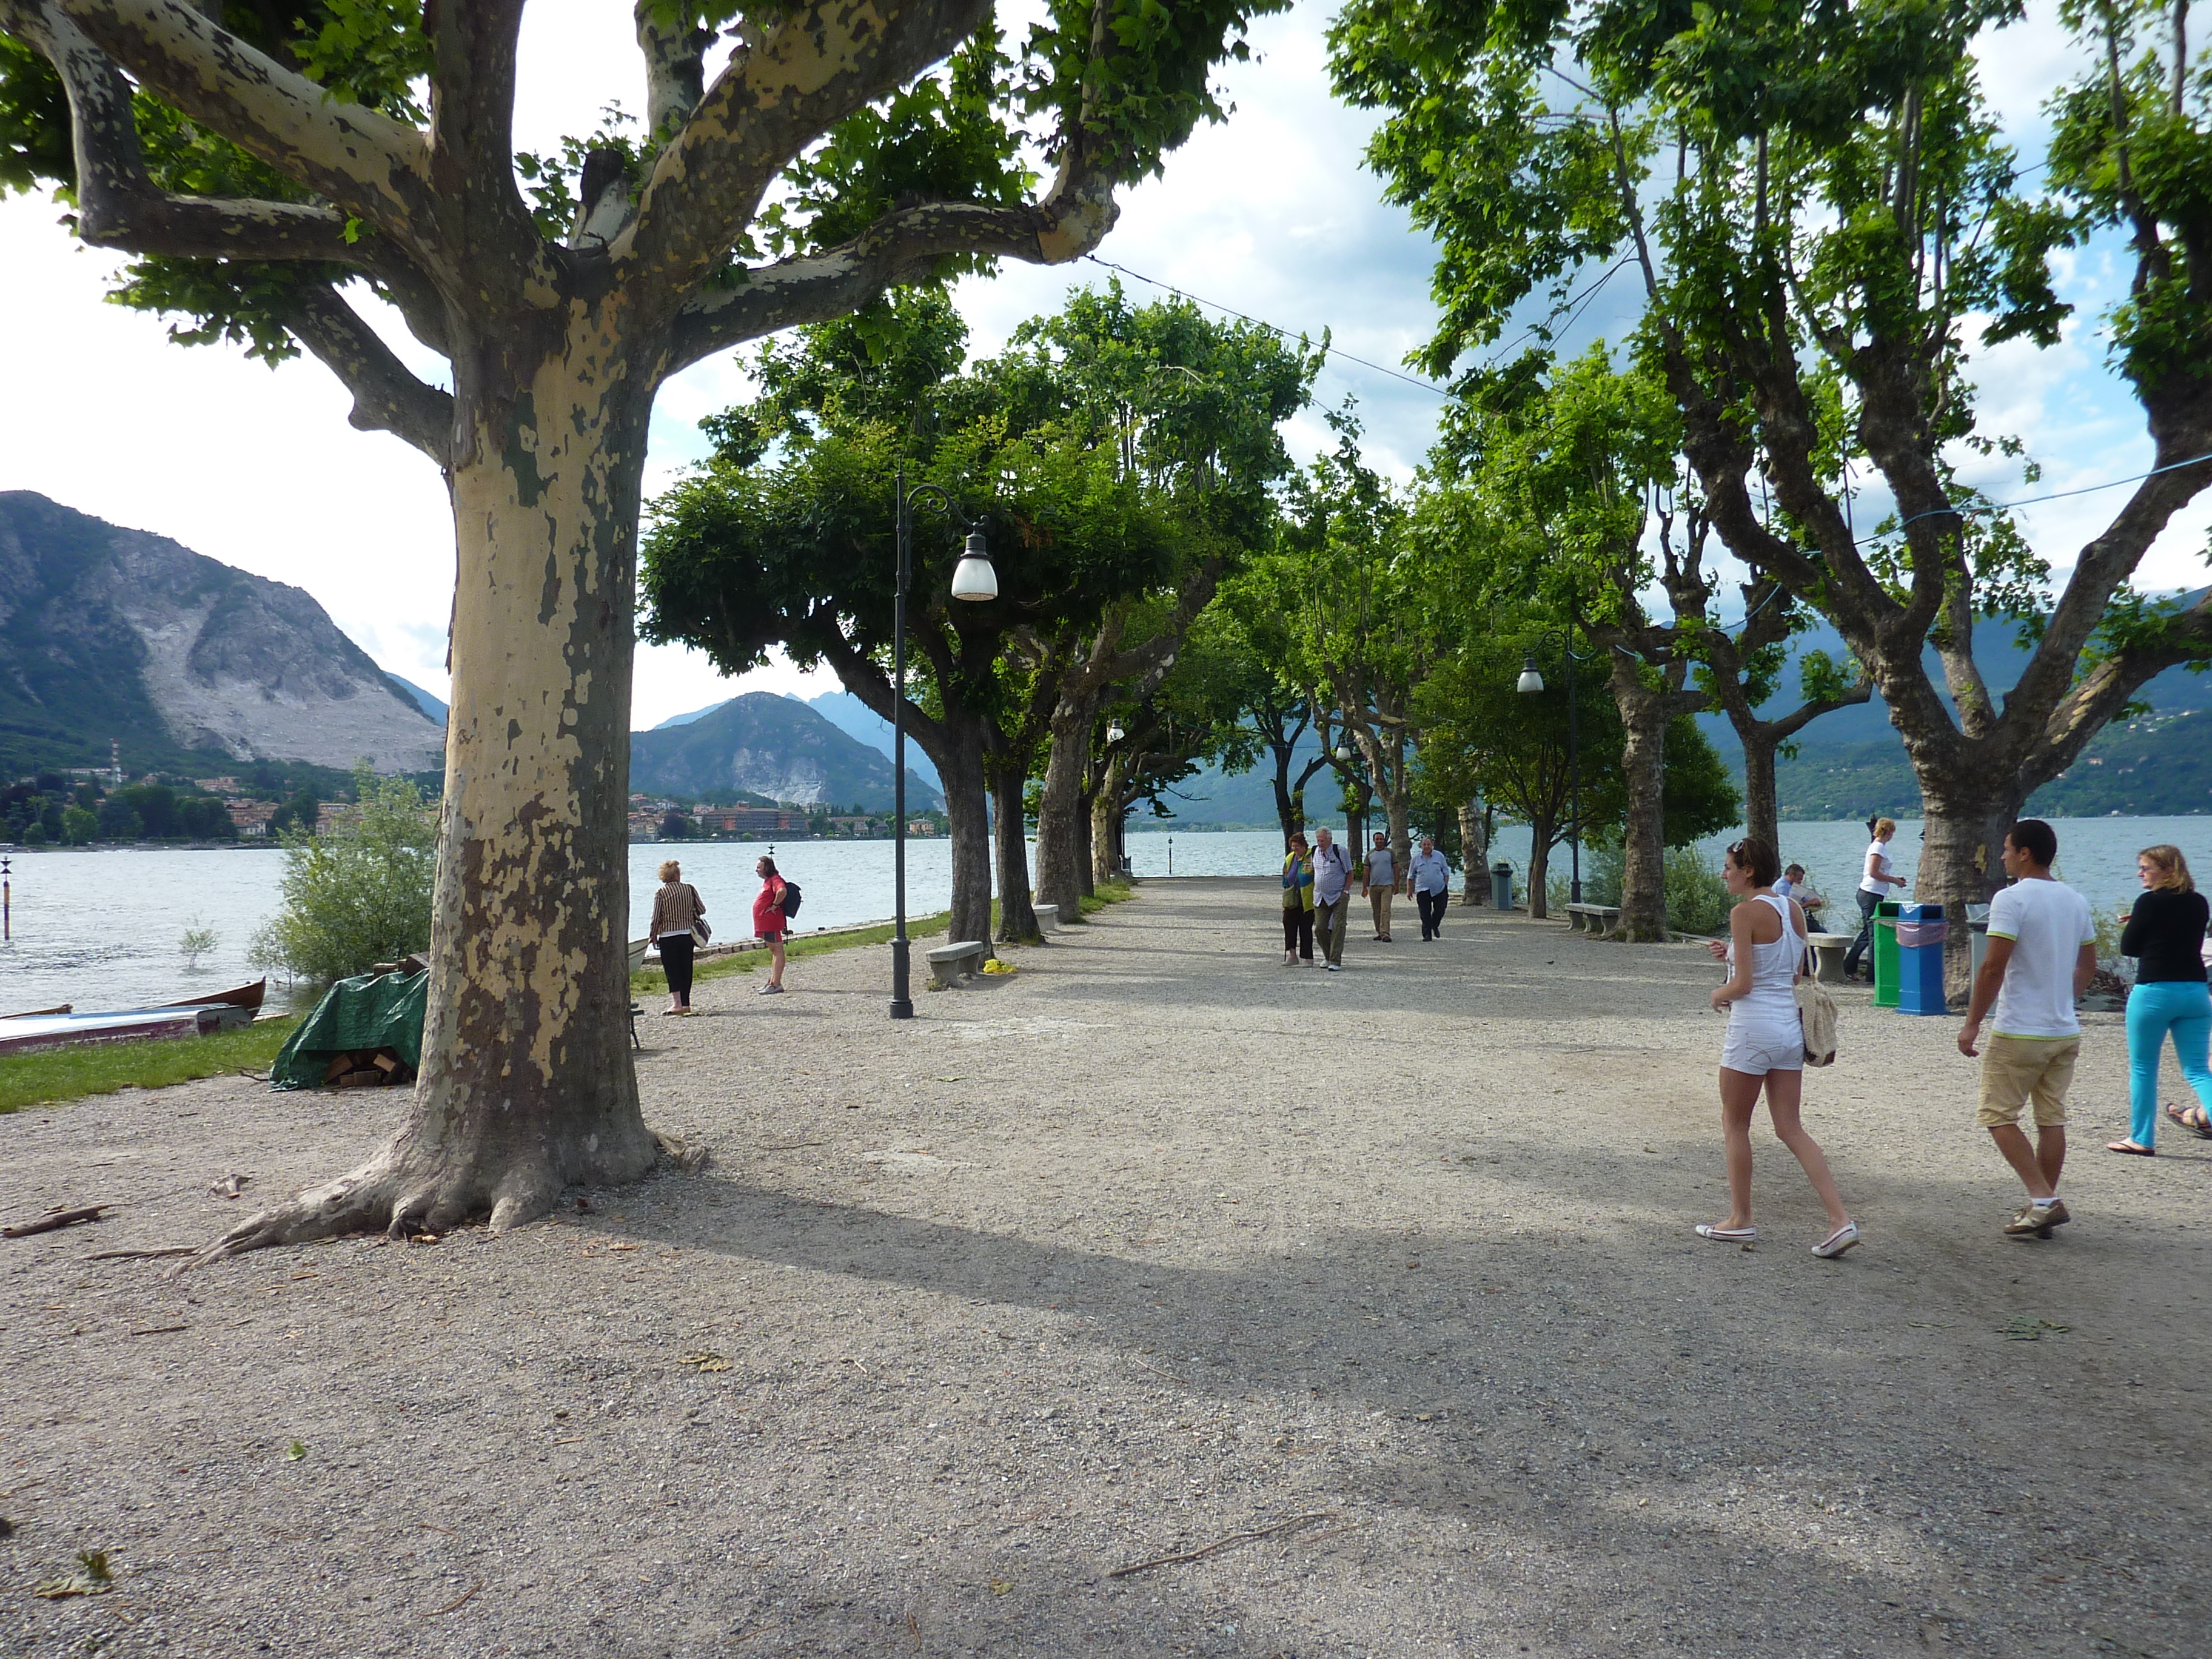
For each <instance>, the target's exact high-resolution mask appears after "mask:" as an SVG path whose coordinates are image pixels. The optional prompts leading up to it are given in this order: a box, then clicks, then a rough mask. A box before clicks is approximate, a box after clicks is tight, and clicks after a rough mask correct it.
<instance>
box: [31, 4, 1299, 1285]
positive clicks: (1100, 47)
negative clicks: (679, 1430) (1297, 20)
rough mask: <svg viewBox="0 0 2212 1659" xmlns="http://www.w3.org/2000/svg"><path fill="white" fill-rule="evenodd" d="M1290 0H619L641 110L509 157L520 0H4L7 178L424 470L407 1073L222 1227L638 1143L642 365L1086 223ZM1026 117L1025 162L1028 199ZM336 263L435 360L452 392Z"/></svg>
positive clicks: (460, 1212) (441, 1187) (1209, 107)
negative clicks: (631, 123) (354, 1140)
mask: <svg viewBox="0 0 2212 1659" xmlns="http://www.w3.org/2000/svg"><path fill="white" fill-rule="evenodd" d="M1278 4H1279V0H1198V3H1193V4H1188V5H1182V4H1178V5H1176V6H1174V7H1163V6H1160V5H1158V4H1156V3H1153V0H1088V3H1086V0H1054V3H1050V4H1048V5H1046V6H1045V7H1043V8H1042V17H1041V19H1040V21H1037V22H1036V24H1034V25H1033V26H1032V27H1031V28H1030V32H1029V33H1028V36H1027V38H1026V41H1025V43H1024V46H1022V48H1021V49H1020V51H1019V53H1018V56H1010V55H1009V54H1008V53H1007V52H1006V50H1005V49H1004V48H1003V47H1002V46H1001V42H1000V35H999V34H998V33H997V31H996V30H995V29H994V27H992V23H993V17H994V8H993V7H992V5H991V4H990V3H988V0H877V3H874V4H871V5H859V4H842V3H838V4H830V3H819V4H806V3H800V4H793V5H765V4H752V3H744V0H640V3H638V5H637V7H636V10H635V19H636V34H637V40H638V45H639V48H640V52H641V74H642V78H643V80H644V81H645V83H646V86H647V126H646V129H645V131H644V132H643V134H642V136H641V138H640V139H639V140H638V141H637V142H635V143H626V142H623V141H621V140H619V139H612V140H602V141H599V142H597V143H589V144H584V145H579V146H577V147H575V154H574V161H575V163H576V167H575V169H574V172H570V171H568V169H567V168H566V167H565V166H562V165H549V164H545V163H543V162H540V161H532V160H528V159H523V160H520V161H519V160H518V158H517V157H516V155H514V153H513V142H512V138H511V136H510V135H511V132H512V127H513V102H514V91H515V78H516V73H517V67H518V65H517V52H516V43H517V40H518V36H519V33H520V25H521V21H522V13H523V0H467V3H461V0H447V3H444V4H438V5H431V6H427V7H425V6H418V5H416V4H412V3H402V0H306V3H303V4H301V6H299V7H297V8H279V7H272V6H264V5H259V4H248V3H225V0H197V3H192V4H185V3H180V0H0V32H4V34H5V36H6V37H7V41H8V49H7V51H6V52H5V54H4V57H0V135H4V137H0V143H5V144H6V145H7V147H8V148H7V149H6V151H5V153H4V154H0V182H4V183H8V184H12V185H19V186H20V185H24V184H26V183H28V182H30V181H33V180H40V179H43V180H51V181H53V182H55V183H58V184H60V185H64V187H65V188H67V189H68V190H69V191H70V192H72V199H73V202H74V205H75V209H76V228H77V231H78V234H80V235H82V237H83V238H84V239H85V240H88V241H89V242H92V243H94V244H96V245H98V246H104V247H115V248H120V249H124V250H125V251H127V252H131V253H132V254H135V255H137V256H139V258H138V262H137V264H135V265H134V266H133V267H132V270H131V276H130V278H129V280H128V283H127V284H126V287H125V293H124V297H125V299H127V300H128V301H131V303H134V304H138V305H143V306H146V307H154V308H158V309H161V310H164V311H170V312H177V313H183V314H184V315H185V318H186V319H187V322H186V324H185V327H184V334H185V337H198V338H213V337H232V338H237V339H243V340H246V341H247V342H249V343H251V344H252V347H253V349H256V350H257V351H259V352H260V353H262V354H263V355H264V356H272V357H274V356H283V355H285V354H288V353H290V352H292V351H295V350H297V349H302V348H304V349H306V350H307V351H310V352H312V353H313V355H314V356H317V357H318V358H319V359H320V360H321V361H322V362H324V363H325V364H326V365H327V366H328V367H329V368H331V369H332V370H333V371H334V372H335V373H336V374H337V375H338V376H339V378H340V379H341V380H343V382H344V383H345V385H346V386H348V387H349V389H350V390H351V391H352V392H353V394H354V412H353V420H354V422H355V424H356V425H357V426H360V427H362V428H368V429H373V430H381V431H386V432H391V433H392V434H394V435H398V436H399V437H401V438H403V439H404V440H405V441H407V442H409V443H410V444H412V445H414V446H415V447H416V448H418V449H420V450H422V452H423V453H424V454H426V455H427V456H428V457H429V458H430V459H431V460H432V461H433V462H434V463H435V464H436V465H438V466H439V467H440V468H441V470H442V471H444V473H445V475H446V477H447V481H448V487H449V489H450V492H451V495H452V500H453V520H454V525H455V530H456V541H457V546H458V557H459V584H458V588H457V592H456V595H455V601H454V608H453V708H452V714H451V716H450V718H449V720H448V723H447V767H446V781H445V804H444V810H443V816H442V820H441V839H440V849H439V853H440V855H439V874H438V892H437V910H436V917H437V920H436V926H435V932H434V937H433V944H432V949H431V954H432V959H433V963H434V966H433V968H432V974H431V978H432V987H431V996H430V1015H429V1021H428V1027H427V1029H426V1030H425V1033H424V1038H423V1054H422V1075H421V1080H420V1083H419V1085H418V1086H417V1090H416V1100H415V1104H414V1109H413V1111H412V1113H411V1115H410V1117H409V1119H408V1121H407V1122H406V1124H405V1125H404V1127H402V1128H401V1130H400V1131H399V1133H398V1135H397V1137H396V1138H395V1139H393V1140H392V1143H391V1144H390V1145H389V1146H386V1148H385V1149H384V1150H383V1151H382V1152H380V1153H378V1154H377V1155H376V1156H375V1157H374V1158H372V1159H371V1160H370V1161H369V1162H368V1164H365V1165H363V1166H362V1168H361V1169H359V1170H356V1171H354V1172H353V1173H352V1174H351V1175H349V1176H345V1177H344V1178H343V1179H342V1180H339V1181H337V1182H333V1183H331V1185H329V1186H326V1187H324V1188H319V1189H318V1190H316V1191H314V1192H312V1193H309V1194H306V1195H304V1196H303V1197H302V1198H301V1199H300V1200H297V1201H295V1202H294V1203H292V1204H289V1205H287V1206H282V1207H280V1208H278V1209H276V1210H274V1211H271V1212H267V1213H265V1214H263V1215H261V1216H258V1217H256V1218H252V1220H250V1221H248V1222H247V1223H246V1224H245V1225H242V1226H240V1227H239V1228H237V1229H235V1230H234V1231H233V1232H232V1233H230V1234H229V1235H228V1237H226V1239H225V1240H224V1241H223V1244H222V1248H225V1249H244V1248H246V1247H248V1246H251V1245H254V1244H262V1243H276V1242H280V1241H283V1240H289V1239H302V1238H307V1237H318V1236H324V1235H328V1234H331V1233H333V1232H338V1231H348V1230H351V1229H356V1228H361V1227H367V1226H379V1225H382V1226H389V1227H391V1228H392V1229H393V1230H394V1231H403V1232H404V1231H409V1230H410V1229H415V1228H421V1227H429V1228H432V1229H439V1230H442V1229H444V1228H446V1227H447V1226H450V1225H453V1224H454V1223H456V1222H458V1221H459V1220H460V1219H461V1218H464V1217H466V1216H469V1215H471V1214H479V1213H482V1212H485V1211H487V1210H489V1212H490V1215H491V1219H492V1222H493V1225H495V1226H506V1225H512V1224H513V1223H514V1222H517V1221H519V1220H521V1219H524V1218H528V1217H530V1216H532V1215H535V1214H538V1213H540V1212H543V1211H544V1210H545V1209H546V1208H547V1207H548V1206H550V1204H551V1203H552V1202H553V1200H554V1199H555V1197H556V1194H558V1192H559V1189H560V1188H561V1186H562V1183H564V1182H572V1181H580V1180H587V1181H621V1180H626V1179H628V1178H629V1177H631V1176H635V1175H638V1174H640V1173H641V1172H642V1171H643V1170H645V1169H646V1168H647V1166H648V1164H650V1162H651V1159H652V1158H653V1141H652V1139H651V1138H650V1136H649V1135H648V1134H647V1131H646V1128H645V1125H644V1122H643V1120H642V1118H641V1115H640V1113H639V1109H638V1100H637V1086H636V1080H635V1074H634V1073H633V1072H632V1070H631V1066H630V1061H629V1053H628V1048H627V1015H626V1013H625V1012H624V1011H625V1010H626V1008H627V1007H628V997H629V987H628V983H627V978H626V975H625V973H624V967H625V963H624V956H623V936H624V933H625V932H626V931H627V924H628V916H629V893H628V882H627V878H626V868H627V859H626V854H625V846H624V836H625V797H626V794H627V792H628V787H629V777H628V752H629V706H630V696H629V691H630V672H631V662H632V656H633V649H634V647H633V639H632V630H631V607H632V603H633V598H632V595H633V587H634V580H635V554H636V532H637V515H638V495H639V481H640V477H641V471H642V468H643V465H644V461H645V450H646V429H647V417H648V416H649V414H650V412H651V410H652V406H653V397H654V394H655V392H656V390H657V388H658V387H659V386H660V385H661V383H662V382H663V381H664V380H666V379H667V378H668V377H669V376H670V375H671V374H675V373H677V372H678V371H679V370H681V369H682V368H684V367H685V366H686V365H688V364H690V363H695V362H699V361H700V360H701V359H702V358H705V357H708V356H712V355H714V354H715V353H718V352H721V351H726V350H728V349H731V348H732V347H733V346H735V345H737V344H738V343H741V342H744V341H747V340H751V339H755V338H757V337H761V336H763V335H765V334H768V333H770V332H772V331H775V330H778V329H782V328H787V327H790V326H791V325H793V324H797V323H803V322H808V321H814V320H819V319H824V318H829V317H835V316H839V315H842V314H844V313H848V312H850V311H852V310H853V309H854V307H857V306H859V305H861V304H863V303H865V302H866V301H867V300H869V299H870V298H871V297H872V296H873V295H876V294H878V293H880V292H881V291H882V290H883V289H884V288H885V287H886V286H888V285H890V284H894V283H906V282H915V281H921V280H928V279H932V278H935V277H939V276H945V275H946V274H947V273H949V272H951V271H953V270H960V269H974V268H977V267H980V266H981V265H983V264H988V263H989V262H990V261H993V260H995V259H1000V258H1012V259H1022V260H1029V261H1034V262H1044V263H1051V262H1054V261H1060V260H1066V259H1072V258H1077V257H1079V255H1081V254H1082V253H1084V252H1086V251H1088V250H1089V249H1090V248H1091V247H1093V246H1096V245H1097V242H1098V240H1099V239H1100V238H1101V237H1102V236H1103V235H1104V234H1106V231H1107V229H1108V228H1109V226H1110V225H1111V223H1112V222H1113V218H1114V213H1115V209H1114V192H1115V188H1116V187H1117V186H1119V185H1122V184H1124V183H1127V182H1128V181H1130V180H1133V179H1138V178H1139V177H1142V176H1144V175H1145V174H1146V173H1151V172H1153V171H1156V170H1157V169H1158V167H1159V165H1160V161H1161V157H1162V156H1163V155H1164V153H1165V151H1166V150H1167V149H1170V148H1172V147H1173V146H1174V145H1175V144H1176V143H1179V142H1180V141H1181V140H1182V138H1183V137H1184V136H1185V135H1187V134H1188V131H1190V129H1191V127H1192V125H1194V123H1195V122H1196V121H1198V120H1199V119H1200V118H1208V117H1215V116H1218V114H1219V113H1220V110H1219V107H1218V105H1217V104H1216V103H1215V102H1214V101H1213V99H1212V95H1211V93H1210V91H1209V88H1208V82H1209V77H1210V73H1211V69H1212V65H1213V64H1216V63H1217V62H1218V61H1219V60H1220V59H1221V58H1223V57H1224V56H1225V54H1226V55H1240V56H1241V55H1242V53H1243V45H1242V40H1241V31H1242V28H1243V23H1244V21H1245V19H1246V18H1247V17H1248V16H1249V15H1252V14H1253V13H1255V12H1256V11H1261V10H1266V9H1273V8H1274V7H1275V6H1276V5H1278ZM722 25H729V26H730V29H731V33H732V34H733V35H734V36H735V38H736V40H737V48H736V50H735V51H734V52H733V53H732V55H731V57H730V58H729V59H728V62H727V64H726V65H725V66H724V67H723V68H722V69H721V70H720V72H719V73H717V74H716V75H715V76H714V77H713V80H712V82H711V83H709V82H708V80H707V75H706V70H707V67H708V53H709V51H710V49H712V48H714V45H715V33H714V31H715V29H716V28H717V27H720V26H722ZM948 62H949V67H947V68H945V69H943V70H939V69H938V68H937V67H936V66H938V65H943V64H948ZM1034 149H1042V151H1043V152H1044V153H1045V154H1046V155H1048V156H1049V158H1050V159H1051V161H1052V163H1053V166H1054V173H1053V176H1052V178H1051V179H1049V181H1048V182H1045V183H1044V184H1043V186H1042V190H1040V191H1036V192H1035V193H1034V194H1033V193H1032V191H1031V185H1032V184H1033V183H1035V182H1036V180H1035V179H1033V176H1032V175H1031V174H1030V173H1029V172H1028V170H1027V164H1026V162H1025V161H1024V156H1025V155H1028V154H1030V153H1033V150H1034ZM526 185H527V186H528V187H527V188H526ZM349 288H352V289H356V290H357V291H362V290H365V291H367V292H371V293H374V294H375V295H379V296H380V297H381V298H382V299H384V300H385V301H388V302H389V303H391V304H392V305H393V306H395V307H397V308H398V311H399V312H400V313H401V314H402V315H403V316H404V319H405V320H406V324H407V326H408V327H409V329H410V331H412V332H413V333H414V334H415V335H416V337H417V338H418V339H420V340H421V341H422V343H423V344H424V345H425V346H427V347H428V348H429V349H432V350H434V351H435V352H437V353H439V354H441V355H442V356H445V357H446V358H447V361H448V362H449V363H450V364H451V368H452V390H451V391H450V392H447V391H445V390H441V389H440V388H437V387H435V386H430V385H428V384H427V383H426V382H424V381H423V380H420V379H418V378H417V377H416V376H415V375H414V374H411V373H410V372H409V370H408V369H407V368H406V367H405V366H404V364H403V363H402V362H401V361H400V360H399V358H398V356H396V355H395V354H394V353H393V352H392V350H391V349H388V348H387V347H386V345H385V344H384V343H383V342H382V340H381V339H380V337H378V335H377V334H376V332H375V331H374V330H373V329H372V328H371V327H370V326H369V325H368V323H367V322H366V321H365V320H364V319H363V317H362V313H361V312H360V311H358V310H357V309H356V307H354V305H353V304H352V303H350V302H349V299H348V297H347V295H346V293H345V290H346V289H349Z"/></svg>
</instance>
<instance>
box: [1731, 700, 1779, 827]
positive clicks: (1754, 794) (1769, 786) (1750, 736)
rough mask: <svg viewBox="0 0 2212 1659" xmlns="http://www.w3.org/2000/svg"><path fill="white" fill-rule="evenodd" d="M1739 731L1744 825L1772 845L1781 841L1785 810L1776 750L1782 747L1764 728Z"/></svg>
mask: <svg viewBox="0 0 2212 1659" xmlns="http://www.w3.org/2000/svg"><path fill="white" fill-rule="evenodd" d="M1736 735H1737V737H1738V738H1741V740H1742V742H1743V828H1744V833H1745V834H1746V835H1749V836H1757V837H1758V838H1759V840H1760V841H1763V842H1765V843H1766V844H1767V845H1768V846H1769V847H1773V848H1779V847H1780V846H1781V845H1782V812H1781V809H1780V808H1779V807H1778V806H1777V805H1776V804H1775V800H1776V792H1775V786H1774V771H1775V769H1774V751H1775V750H1776V749H1778V747H1780V745H1779V744H1777V743H1776V742H1775V740H1774V739H1773V738H1772V737H1771V736H1769V735H1768V734H1766V733H1765V732H1745V731H1743V730H1742V729H1741V727H1739V728H1738V729H1737V732H1736Z"/></svg>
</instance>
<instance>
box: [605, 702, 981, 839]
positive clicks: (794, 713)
mask: <svg viewBox="0 0 2212 1659" xmlns="http://www.w3.org/2000/svg"><path fill="white" fill-rule="evenodd" d="M629 787H631V788H632V789H633V790H638V791H642V792H643V793H647V794H658V795H669V796H672V797H674V798H676V799H679V800H720V801H727V800H729V799H732V795H733V794H734V793H735V792H738V791H740V790H742V791H745V792H748V793H752V794H756V795H764V796H767V797H768V798H769V799H771V800H781V801H796V802H800V803H803V804H805V805H831V806H855V805H857V806H862V807H866V809H868V810H869V811H880V810H881V809H882V808H884V807H886V806H889V805H890V804H891V764H890V761H888V760H887V759H885V758H884V757H883V756H882V755H881V754H879V753H878V752H877V751H876V750H874V749H872V748H871V747H869V746H868V745H867V744H864V743H861V742H860V741H859V740H857V739H856V738H852V737H849V736H848V735H847V734H846V733H845V732H841V731H839V730H838V729H837V728H836V726H833V725H831V724H830V723H829V721H828V720H824V719H823V717H822V716H821V715H820V714H816V713H815V712H814V710H812V709H811V708H808V707H807V706H806V705H805V703H803V702H799V701H798V700H797V699H796V698H793V697H780V696H776V695H775V693H773V692H769V691H749V692H747V693H746V694H745V695H744V696H741V697H732V698H731V699H730V701H729V702H726V703H723V704H722V705H721V706H720V708H715V709H714V710H713V711H712V712H710V713H708V714H702V715H700V716H699V717H698V718H697V719H696V720H686V721H685V722H684V724H682V725H680V726H661V727H657V728H655V729H654V730H653V731H650V732H631V733H630V739H629ZM941 801H942V797H940V796H939V793H938V792H937V791H936V790H934V789H933V788H931V787H929V786H928V785H927V784H926V783H924V782H923V781H921V779H920V778H919V777H917V776H915V774H914V770H913V769H912V768H911V767H909V768H908V771H907V782H906V802H907V807H908V811H923V810H926V809H927V808H931V807H934V806H937V805H940V804H941Z"/></svg>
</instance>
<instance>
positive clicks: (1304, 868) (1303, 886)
mask: <svg viewBox="0 0 2212 1659" xmlns="http://www.w3.org/2000/svg"><path fill="white" fill-rule="evenodd" d="M1313 924H1314V866H1313V854H1311V853H1310V852H1309V851H1307V850H1306V832H1305V831H1304V830H1303V829H1293V830H1292V831H1291V850H1290V851H1289V852H1288V853H1287V854H1285V855H1284V858H1283V966H1284V967H1285V968H1290V967H1294V966H1296V965H1297V963H1300V962H1304V963H1305V965H1306V966H1307V967H1309V968H1310V967H1312V966H1313V959H1314V955H1313Z"/></svg>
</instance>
